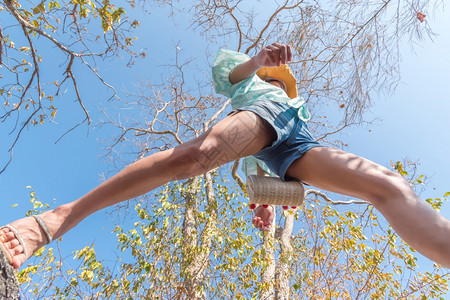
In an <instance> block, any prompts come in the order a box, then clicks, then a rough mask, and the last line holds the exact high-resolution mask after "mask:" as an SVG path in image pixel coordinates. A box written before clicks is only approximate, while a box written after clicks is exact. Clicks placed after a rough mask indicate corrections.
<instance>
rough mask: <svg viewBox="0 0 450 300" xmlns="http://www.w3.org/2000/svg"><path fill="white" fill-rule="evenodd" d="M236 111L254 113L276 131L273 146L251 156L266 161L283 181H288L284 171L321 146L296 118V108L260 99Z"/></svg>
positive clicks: (304, 124)
mask: <svg viewBox="0 0 450 300" xmlns="http://www.w3.org/2000/svg"><path fill="white" fill-rule="evenodd" d="M238 110H245V111H251V112H253V113H255V114H257V115H258V116H260V117H261V118H263V119H264V120H266V121H267V122H268V123H269V124H270V125H271V126H272V127H273V129H274V130H275V131H276V133H277V139H276V140H275V141H274V142H273V143H272V145H270V146H268V147H266V148H264V149H262V150H261V151H259V152H258V153H256V154H255V155H254V156H255V157H256V158H257V159H260V160H262V161H263V162H265V163H266V165H267V166H268V167H269V168H270V169H271V170H272V171H273V172H274V173H275V174H277V175H278V176H279V177H280V178H281V179H282V180H284V181H286V180H290V179H291V178H286V171H287V169H288V168H289V166H290V165H291V164H292V163H293V162H294V160H296V159H297V158H300V157H302V156H303V154H305V153H306V152H307V151H308V150H309V149H312V148H315V147H323V145H321V144H320V143H318V142H316V141H315V140H314V139H313V137H312V136H311V134H310V132H309V130H308V127H307V125H306V123H305V122H303V121H302V120H301V119H300V118H299V117H298V111H297V109H295V108H293V107H291V106H289V105H288V104H286V103H281V102H275V101H270V100H259V101H255V102H253V103H252V104H250V105H247V106H243V107H240V108H239V109H238Z"/></svg>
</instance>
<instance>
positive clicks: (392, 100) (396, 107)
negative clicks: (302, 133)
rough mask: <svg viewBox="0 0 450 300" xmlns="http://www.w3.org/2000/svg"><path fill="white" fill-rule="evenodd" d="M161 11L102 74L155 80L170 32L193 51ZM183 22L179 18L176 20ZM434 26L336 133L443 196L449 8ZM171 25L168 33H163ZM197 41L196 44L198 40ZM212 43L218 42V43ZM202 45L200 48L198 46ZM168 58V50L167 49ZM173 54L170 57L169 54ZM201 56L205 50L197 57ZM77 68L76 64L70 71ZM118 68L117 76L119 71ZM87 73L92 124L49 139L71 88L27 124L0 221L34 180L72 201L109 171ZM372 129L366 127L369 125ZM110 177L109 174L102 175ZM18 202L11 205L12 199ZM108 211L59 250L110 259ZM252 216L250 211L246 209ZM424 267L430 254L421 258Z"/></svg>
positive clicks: (72, 116) (97, 92)
mask: <svg viewBox="0 0 450 300" xmlns="http://www.w3.org/2000/svg"><path fill="white" fill-rule="evenodd" d="M164 18H166V21H167V17H166V16H165V15H160V16H157V14H156V13H155V14H152V15H151V17H150V18H147V19H151V20H147V21H146V22H147V23H146V22H141V23H142V26H143V28H147V30H146V34H145V35H141V36H140V40H139V41H137V42H136V44H137V46H138V47H142V49H145V51H146V52H148V56H147V58H146V59H145V60H143V61H140V62H139V63H138V64H137V65H135V66H134V67H133V68H131V69H127V68H124V67H123V65H124V64H125V63H126V62H125V60H123V61H122V62H119V63H117V64H112V63H110V62H105V63H103V64H102V68H103V74H105V77H106V78H108V79H109V80H110V82H113V83H115V84H116V85H117V87H118V89H123V87H125V86H128V85H131V84H133V82H137V81H139V80H143V79H148V78H153V79H159V78H160V74H161V72H162V71H161V68H158V66H160V65H162V64H164V63H166V61H167V59H168V58H167V53H169V54H170V55H174V51H173V50H174V47H175V45H176V44H177V42H178V40H176V39H175V38H174V37H173V36H177V35H178V36H180V35H189V36H190V40H191V42H190V43H189V44H182V45H180V47H181V48H182V50H183V51H185V52H186V53H195V49H196V48H201V47H202V46H201V43H203V42H200V41H201V39H200V37H199V36H198V34H196V33H192V32H191V31H190V30H189V29H188V30H186V29H185V28H184V27H183V26H181V25H168V26H169V27H166V28H165V30H164V32H162V31H161V30H160V27H159V26H158V24H159V23H160V22H162V19H164ZM177 22H178V24H182V23H183V20H177ZM427 22H430V23H431V27H432V28H433V29H434V30H435V31H436V32H437V33H438V36H437V37H436V38H435V39H434V42H428V41H427V42H425V43H422V44H419V45H417V46H416V47H415V48H414V51H412V49H411V48H410V46H409V45H405V46H403V47H402V53H403V60H402V63H401V75H402V80H401V82H400V84H399V86H398V88H397V90H396V92H395V93H394V94H393V95H390V96H388V97H380V98H378V99H375V100H374V104H375V105H374V106H373V108H372V109H371V111H370V113H369V114H368V115H367V118H368V119H371V118H379V121H377V122H375V123H374V124H373V125H371V126H370V127H368V128H365V127H364V128H353V129H351V130H349V131H347V132H346V133H345V134H342V139H343V140H344V141H345V142H347V143H348V144H349V147H348V148H347V149H346V150H348V151H350V152H353V153H355V154H358V155H361V156H364V157H366V158H369V159H371V160H373V161H375V162H377V163H379V164H381V165H384V166H388V165H389V162H390V161H391V160H393V161H396V160H402V159H404V158H409V159H411V160H414V161H415V160H418V161H420V163H421V166H420V169H419V171H420V172H422V173H424V174H426V175H429V176H431V178H430V180H429V183H428V185H427V188H426V190H425V191H424V193H423V194H422V196H423V197H424V198H427V197H441V196H442V195H443V194H444V193H446V192H449V191H450V181H449V176H448V173H449V170H450V158H449V149H450V134H449V133H448V131H449V130H450V118H449V113H450V101H449V96H448V95H450V84H449V79H450V59H449V55H450V32H449V31H448V28H450V13H449V12H448V11H447V12H445V13H439V12H438V14H437V15H436V17H435V19H430V18H428V19H427ZM168 31H170V32H172V33H173V36H171V35H167V34H164V33H165V32H168ZM196 43H198V44H196ZM217 47H218V46H217ZM203 50H204V49H203V48H202V50H201V51H200V53H203ZM172 57H173V56H172ZM170 59H171V58H170V57H169V60H170ZM198 60H199V63H204V60H203V57H199V58H198ZM75 71H78V72H81V69H78V70H75ZM118 72H120V74H121V76H120V77H118V76H117V74H118ZM94 80H95V79H94V78H93V77H89V76H86V77H84V78H83V79H82V80H80V83H79V84H80V86H83V90H84V91H83V92H82V94H83V96H84V97H85V98H86V99H87V101H88V102H89V107H90V111H91V113H92V116H93V119H94V125H93V126H91V127H90V128H87V127H86V126H82V127H81V128H79V129H77V130H76V131H75V132H73V133H71V134H69V135H68V136H67V137H66V138H63V139H62V140H61V141H60V142H59V143H57V144H54V142H55V141H56V140H57V139H58V138H59V137H60V136H61V135H62V134H63V133H64V132H65V131H66V130H67V129H69V128H70V127H71V126H72V125H73V124H74V122H75V121H77V120H79V118H81V117H82V115H81V113H80V110H79V108H78V106H77V104H76V103H75V102H74V98H73V95H71V94H66V95H64V96H62V97H61V98H60V99H58V100H57V101H60V102H63V101H64V102H65V104H64V105H65V107H66V108H65V109H64V110H60V111H59V112H58V118H57V122H58V124H49V125H47V126H37V127H35V128H31V129H30V130H28V131H26V132H25V133H24V135H23V136H22V139H21V141H20V143H19V144H18V145H17V147H16V149H15V154H14V160H13V162H12V164H11V165H10V166H9V168H8V169H7V170H6V172H4V173H3V174H1V175H0V195H1V198H2V199H1V202H0V220H1V223H2V224H6V223H8V222H10V221H12V220H14V219H17V218H20V217H23V215H24V213H25V212H26V211H27V210H28V209H30V207H31V206H30V204H29V202H28V201H29V192H30V189H27V188H26V186H32V187H33V189H34V190H35V192H36V193H37V196H38V198H39V199H40V200H41V201H43V202H50V203H51V202H52V201H53V199H55V202H56V204H62V203H66V202H68V201H72V200H74V199H76V198H78V197H80V196H82V195H83V194H84V193H86V192H88V191H89V190H90V189H92V188H94V187H95V186H96V185H98V184H99V183H100V181H101V178H102V174H103V173H104V172H105V171H107V170H110V169H111V168H110V166H109V165H108V162H106V161H105V160H102V159H100V156H101V155H102V154H103V147H104V146H105V144H104V142H102V140H104V139H109V138H110V137H111V134H112V133H113V131H112V130H111V129H110V128H104V127H103V128H101V129H99V128H97V127H96V126H95V123H96V122H98V121H99V120H100V119H101V118H102V116H101V114H100V113H99V112H98V108H99V107H103V106H104V105H105V102H104V101H105V100H104V98H105V95H106V94H107V91H106V90H105V89H103V88H100V89H99V88H98V86H99V84H98V83H93V82H94ZM369 130H370V132H369ZM0 135H1V136H2V137H6V135H7V130H6V128H4V126H1V127H0ZM7 146H8V145H7V143H5V142H2V144H1V145H0V151H1V152H0V155H1V157H2V159H1V161H2V162H3V161H4V160H5V158H6V157H7V155H8V154H7V152H6V150H7V148H6V147H7ZM106 176H109V175H106ZM15 203H17V204H19V205H18V206H16V207H11V205H12V204H15ZM442 214H443V215H444V216H446V217H447V218H450V203H445V204H444V208H443V209H442ZM113 221H114V218H113V217H111V216H110V215H109V214H106V213H105V212H104V211H102V212H97V213H95V214H94V215H92V216H90V217H88V218H87V219H86V220H85V221H83V222H82V223H81V224H80V225H79V226H78V227H76V228H75V229H74V230H72V231H71V232H69V233H68V234H67V235H65V236H64V239H63V242H62V243H61V247H62V252H63V255H70V254H71V252H72V251H74V250H76V249H80V248H82V247H84V246H86V245H90V244H91V243H93V242H95V243H96V251H98V253H100V254H101V255H102V257H104V258H105V259H106V260H111V261H115V260H116V249H115V246H114V241H115V240H116V237H115V235H114V234H112V233H111V231H112V229H113V227H114V222H113ZM249 221H250V215H249ZM421 263H423V264H424V266H425V267H426V266H427V265H428V266H430V265H431V263H429V261H428V260H425V259H421Z"/></svg>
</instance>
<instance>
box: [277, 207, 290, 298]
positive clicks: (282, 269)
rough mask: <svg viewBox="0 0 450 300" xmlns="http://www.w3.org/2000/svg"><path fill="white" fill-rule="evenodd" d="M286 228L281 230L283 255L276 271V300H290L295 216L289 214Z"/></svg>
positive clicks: (280, 238) (279, 237)
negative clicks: (290, 269)
mask: <svg viewBox="0 0 450 300" xmlns="http://www.w3.org/2000/svg"><path fill="white" fill-rule="evenodd" d="M286 215H287V216H286V219H285V222H284V228H283V229H282V230H281V233H280V236H277V238H278V239H279V240H280V246H281V253H280V258H279V259H278V264H277V268H276V270H275V279H276V283H277V285H276V288H275V299H277V300H288V299H290V298H289V267H290V262H291V259H292V245H291V238H292V229H293V227H294V214H291V213H287V214H286Z"/></svg>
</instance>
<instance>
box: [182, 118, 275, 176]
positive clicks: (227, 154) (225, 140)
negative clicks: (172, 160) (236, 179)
mask: <svg viewBox="0 0 450 300" xmlns="http://www.w3.org/2000/svg"><path fill="white" fill-rule="evenodd" d="M275 139H276V133H275V131H274V129H273V128H272V126H271V125H270V124H268V122H267V121H265V120H264V119H263V118H261V117H260V116H258V115H257V114H255V113H253V112H250V111H239V112H235V113H233V114H231V115H229V116H227V117H226V118H225V119H223V120H222V121H220V122H219V123H217V124H216V125H215V126H213V127H212V128H211V129H209V130H208V131H207V132H205V133H203V134H202V135H201V136H199V137H198V138H196V139H194V140H192V141H189V142H187V143H185V144H183V145H181V147H187V149H190V151H194V152H196V154H195V155H196V159H197V160H198V161H199V162H200V163H201V165H202V166H203V167H204V168H206V169H212V168H214V167H218V166H220V165H222V164H225V163H228V162H230V161H233V160H236V159H238V158H241V157H245V156H249V155H253V154H255V153H257V152H259V151H260V150H261V149H263V148H265V147H266V146H268V145H270V144H271V143H273V141H274V140H275Z"/></svg>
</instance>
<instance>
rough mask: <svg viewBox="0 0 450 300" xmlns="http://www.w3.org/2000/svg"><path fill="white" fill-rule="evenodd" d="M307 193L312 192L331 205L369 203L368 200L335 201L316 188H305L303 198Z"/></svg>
mask: <svg viewBox="0 0 450 300" xmlns="http://www.w3.org/2000/svg"><path fill="white" fill-rule="evenodd" d="M309 194H314V195H316V196H319V197H321V198H322V199H324V200H325V201H327V202H328V203H330V204H333V205H339V204H343V205H348V204H368V205H371V204H370V203H369V202H367V201H363V200H349V201H335V200H332V199H330V198H329V197H328V196H327V195H325V194H324V193H322V192H321V191H318V190H307V191H306V192H305V198H306V196H308V195H309Z"/></svg>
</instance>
